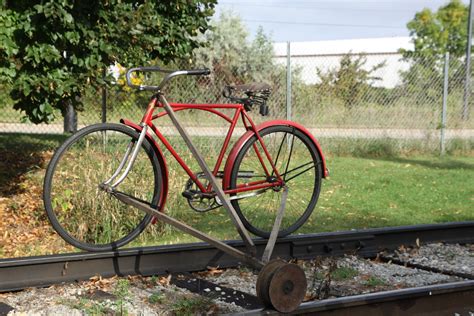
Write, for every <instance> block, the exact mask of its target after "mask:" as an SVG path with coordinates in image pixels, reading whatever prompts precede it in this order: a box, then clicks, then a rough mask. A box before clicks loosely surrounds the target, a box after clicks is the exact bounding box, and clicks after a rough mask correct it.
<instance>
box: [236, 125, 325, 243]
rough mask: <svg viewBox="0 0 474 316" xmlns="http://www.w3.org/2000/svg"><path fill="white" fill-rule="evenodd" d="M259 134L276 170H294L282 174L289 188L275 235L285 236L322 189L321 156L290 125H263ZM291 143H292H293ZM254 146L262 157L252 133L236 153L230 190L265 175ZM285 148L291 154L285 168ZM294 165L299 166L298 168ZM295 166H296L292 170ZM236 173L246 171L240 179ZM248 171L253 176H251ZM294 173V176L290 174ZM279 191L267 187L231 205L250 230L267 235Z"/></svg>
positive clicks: (302, 219) (307, 213) (298, 223)
mask: <svg viewBox="0 0 474 316" xmlns="http://www.w3.org/2000/svg"><path fill="white" fill-rule="evenodd" d="M259 134H260V136H261V137H262V139H263V141H264V144H265V146H266V148H267V149H268V151H269V153H270V155H271V157H272V160H274V163H275V165H276V167H277V170H278V172H279V173H280V174H282V175H283V174H284V171H283V169H285V170H293V171H292V172H288V173H287V174H286V175H284V176H285V177H286V178H287V179H289V180H286V185H287V186H288V188H289V191H288V198H287V203H286V208H285V213H284V216H283V220H282V224H281V226H280V231H279V233H278V237H284V236H286V235H289V234H291V233H293V232H294V231H296V230H297V229H298V228H300V227H301V226H302V225H303V224H304V223H305V222H306V221H307V220H308V218H309V216H310V215H311V213H312V212H313V210H314V208H315V206H316V203H317V201H318V198H319V193H320V190H321V179H322V177H323V173H322V158H321V155H320V153H319V151H318V150H317V148H316V145H315V144H314V142H313V141H312V140H311V138H310V137H308V136H307V135H306V134H305V133H303V132H302V131H300V130H299V129H297V128H294V127H292V126H288V125H273V126H269V127H266V128H264V129H263V130H261V131H260V132H259ZM290 138H291V139H292V140H291V141H290V140H289V139H290ZM285 143H286V145H285ZM291 144H293V146H292V145H291ZM254 146H256V147H257V148H258V149H259V152H260V153H262V156H264V154H263V149H262V148H261V145H260V143H259V141H258V139H257V136H256V135H254V136H253V137H251V138H249V140H248V141H246V142H245V144H244V145H243V146H242V149H241V150H240V151H239V152H238V154H237V156H236V159H235V161H234V163H233V166H232V169H231V178H230V187H229V189H234V188H236V187H237V185H242V184H244V183H245V182H249V181H255V180H259V179H263V178H264V177H265V178H266V177H267V176H266V175H265V173H264V171H263V167H262V165H261V163H260V160H259V159H258V157H257V155H256V151H255V147H254ZM252 148H253V150H250V149H252ZM285 150H286V152H287V154H288V157H290V158H289V159H288V160H289V163H288V167H287V166H286V165H285V162H284V161H285V156H284V155H285V153H284V151H285ZM290 150H291V151H290ZM305 156H306V157H305ZM292 158H293V159H292ZM305 159H307V160H305ZM264 160H265V165H266V167H267V170H270V171H271V170H272V169H271V165H270V163H269V162H268V161H267V159H265V158H264ZM297 167H299V169H298V168H297ZM311 167H313V168H311ZM295 168H297V169H296V170H294V169H295ZM308 168H309V169H308ZM306 169H307V170H306ZM305 170H306V171H305ZM302 171H305V172H303V173H302V174H301V175H297V174H298V172H302ZM239 172H241V174H245V176H243V177H241V179H239V176H238V175H239ZM249 174H252V175H253V176H252V177H250V176H249ZM295 175H296V177H293V176H295ZM291 177H293V178H291ZM290 178H291V179H290ZM295 179H296V180H295ZM281 193H282V190H278V188H276V189H275V190H274V189H268V190H266V191H265V192H264V193H262V194H259V195H256V196H254V197H248V198H244V199H241V200H239V199H237V200H232V205H233V206H234V208H235V211H236V212H237V214H238V216H239V217H240V219H241V220H242V223H243V224H244V226H245V227H246V228H247V229H248V230H249V231H250V232H251V233H253V234H255V235H257V236H260V237H263V238H268V237H269V236H270V232H271V230H272V227H273V223H274V220H275V217H276V213H277V211H278V209H279V207H280V202H281V199H280V198H278V197H279V196H281ZM234 196H235V194H234ZM262 199H264V200H262Z"/></svg>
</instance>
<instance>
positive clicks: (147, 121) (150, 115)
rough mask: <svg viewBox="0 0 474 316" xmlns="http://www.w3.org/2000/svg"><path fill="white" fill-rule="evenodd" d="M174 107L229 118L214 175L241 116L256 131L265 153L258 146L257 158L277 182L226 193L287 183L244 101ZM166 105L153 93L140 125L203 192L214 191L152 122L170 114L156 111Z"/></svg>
mask: <svg viewBox="0 0 474 316" xmlns="http://www.w3.org/2000/svg"><path fill="white" fill-rule="evenodd" d="M170 106H171V108H172V109H173V111H174V112H180V111H184V110H191V109H194V110H201V111H207V112H209V113H212V114H214V115H217V116H219V117H220V118H222V119H223V120H225V121H227V122H228V123H229V124H230V125H229V128H228V130H227V133H226V136H225V138H224V141H223V144H222V147H221V149H220V152H219V155H218V157H217V161H216V164H215V165H214V167H213V170H212V174H213V175H214V176H217V174H218V172H219V169H220V168H221V166H222V162H223V160H224V156H225V153H226V152H227V149H228V148H229V144H230V140H231V137H232V135H233V133H234V131H235V127H236V125H237V123H238V122H239V119H241V120H242V123H243V125H244V127H245V128H246V130H248V131H253V133H254V134H255V135H256V137H257V138H258V140H259V143H260V145H261V148H262V149H263V152H260V151H259V149H258V148H257V147H256V146H255V147H254V149H255V151H256V153H257V157H258V158H259V160H260V163H261V165H262V170H263V171H264V172H265V174H266V176H267V177H270V176H271V175H272V174H274V175H275V177H276V179H277V180H276V181H274V182H268V181H266V180H259V181H254V182H249V183H246V185H245V186H240V187H237V188H236V189H233V190H229V189H224V193H226V194H237V193H242V192H246V191H255V190H261V189H267V188H271V187H275V186H282V185H284V181H283V179H282V177H281V175H280V174H279V172H278V170H277V169H276V168H275V165H274V163H273V161H272V158H271V156H270V154H269V152H268V150H267V148H266V146H265V144H264V142H263V140H262V138H261V137H260V134H259V133H258V130H257V128H256V126H255V124H254V122H253V121H252V119H251V118H250V116H249V115H248V113H247V111H246V110H245V108H244V106H243V105H242V104H186V103H170ZM163 107H164V106H163V104H162V103H161V102H160V101H159V100H158V98H157V97H156V96H154V97H153V98H152V99H151V101H150V103H149V104H148V107H147V110H146V112H145V115H144V116H143V118H142V121H141V126H148V127H149V128H150V129H151V130H152V131H153V132H154V133H155V135H156V136H157V137H158V139H159V140H160V142H161V143H162V144H163V145H164V146H165V147H166V148H167V149H168V150H169V152H170V153H171V155H172V156H173V157H174V158H175V159H176V161H177V162H178V163H179V165H180V166H181V167H182V168H183V169H184V170H185V172H186V173H187V174H188V175H189V177H190V178H191V179H192V181H193V182H194V183H195V184H196V186H197V187H198V188H199V190H200V191H201V192H202V193H212V192H213V191H212V186H211V184H208V185H207V186H205V185H204V184H203V183H202V182H201V181H200V180H199V179H198V178H197V176H196V174H195V173H194V172H193V171H192V170H191V168H190V167H189V166H188V165H187V164H186V162H185V161H184V159H183V158H182V157H181V156H180V155H179V153H178V152H177V151H176V150H175V148H174V147H173V146H172V145H171V143H170V142H169V141H168V140H167V138H166V137H165V136H164V135H163V134H162V133H161V132H160V130H159V128H158V127H157V126H156V125H155V124H154V123H153V121H154V120H156V119H159V118H161V117H164V116H166V115H168V113H167V112H166V111H161V112H160V113H158V114H154V112H155V109H157V108H163ZM219 109H232V110H234V114H233V116H232V118H231V117H229V116H228V115H226V114H224V113H222V112H221V111H219ZM122 122H123V123H124V124H126V125H129V126H135V128H136V127H137V125H134V124H133V123H132V122H130V121H128V120H124V119H123V120H122ZM265 159H266V160H267V161H268V163H269V164H270V166H271V168H272V169H271V170H268V168H267V167H266V165H265Z"/></svg>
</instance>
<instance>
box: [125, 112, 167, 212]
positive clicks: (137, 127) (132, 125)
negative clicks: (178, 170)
mask: <svg viewBox="0 0 474 316" xmlns="http://www.w3.org/2000/svg"><path fill="white" fill-rule="evenodd" d="M120 123H122V124H124V125H126V126H128V127H130V128H133V129H134V130H136V131H137V132H141V130H142V129H143V128H142V127H141V126H140V125H138V124H135V123H133V122H131V121H129V120H126V119H121V120H120ZM145 137H146V139H147V140H148V141H149V142H150V144H151V145H152V146H153V149H154V150H155V153H156V155H157V156H158V160H159V161H160V162H162V163H161V164H160V167H161V174H162V175H163V191H162V192H161V196H160V201H159V203H158V207H159V208H158V211H160V212H163V210H164V208H165V204H166V197H167V196H168V168H167V166H166V160H165V156H164V155H163V152H162V151H161V149H160V147H159V146H158V144H157V143H156V141H155V139H154V138H153V137H152V136H151V135H150V134H149V133H148V132H147V134H146V136H145Z"/></svg>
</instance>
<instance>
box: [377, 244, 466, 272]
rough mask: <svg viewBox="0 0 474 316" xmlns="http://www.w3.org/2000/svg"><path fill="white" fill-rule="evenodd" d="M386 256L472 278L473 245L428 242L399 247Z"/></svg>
mask: <svg viewBox="0 0 474 316" xmlns="http://www.w3.org/2000/svg"><path fill="white" fill-rule="evenodd" d="M385 255H386V256H387V257H388V258H394V259H398V260H400V261H403V262H407V263H410V264H416V265H421V266H424V267H430V268H434V269H438V270H442V271H446V272H450V273H463V274H467V275H471V276H472V277H473V278H474V245H472V244H469V245H456V244H441V243H437V244H428V245H423V246H421V247H410V248H405V247H401V248H400V249H398V250H396V251H395V252H393V253H388V254H385Z"/></svg>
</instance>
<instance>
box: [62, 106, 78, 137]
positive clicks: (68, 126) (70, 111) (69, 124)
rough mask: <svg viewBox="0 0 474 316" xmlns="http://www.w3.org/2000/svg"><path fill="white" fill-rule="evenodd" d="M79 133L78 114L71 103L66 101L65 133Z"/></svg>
mask: <svg viewBox="0 0 474 316" xmlns="http://www.w3.org/2000/svg"><path fill="white" fill-rule="evenodd" d="M75 132H77V112H76V109H74V106H73V105H72V103H71V102H70V101H66V106H65V110H64V133H75Z"/></svg>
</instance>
